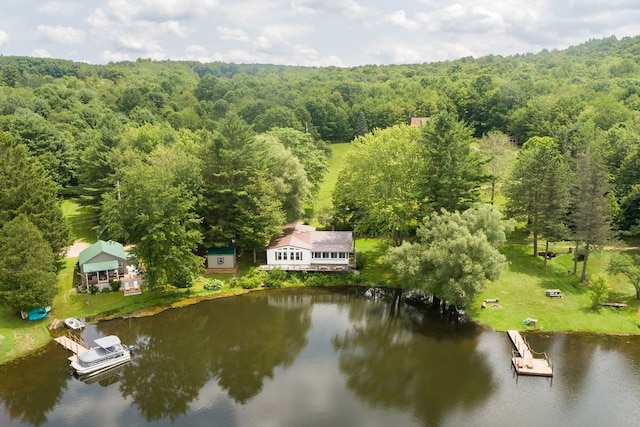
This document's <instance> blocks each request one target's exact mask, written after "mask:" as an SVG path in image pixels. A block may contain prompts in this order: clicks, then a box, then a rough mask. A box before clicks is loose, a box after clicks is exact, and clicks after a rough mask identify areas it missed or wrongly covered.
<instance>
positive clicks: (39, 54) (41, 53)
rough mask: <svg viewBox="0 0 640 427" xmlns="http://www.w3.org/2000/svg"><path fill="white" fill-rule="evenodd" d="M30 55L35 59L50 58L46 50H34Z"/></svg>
mask: <svg viewBox="0 0 640 427" xmlns="http://www.w3.org/2000/svg"><path fill="white" fill-rule="evenodd" d="M31 55H33V56H35V57H36V58H51V54H50V53H49V51H48V50H47V49H34V50H33V51H32V52H31Z"/></svg>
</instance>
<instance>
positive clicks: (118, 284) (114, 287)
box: [109, 280, 122, 292]
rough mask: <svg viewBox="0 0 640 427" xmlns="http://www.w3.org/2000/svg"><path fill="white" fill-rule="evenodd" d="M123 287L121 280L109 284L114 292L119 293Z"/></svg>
mask: <svg viewBox="0 0 640 427" xmlns="http://www.w3.org/2000/svg"><path fill="white" fill-rule="evenodd" d="M121 286H122V283H121V282H120V281H119V280H114V281H113V282H111V283H109V287H110V288H111V290H112V291H113V292H118V291H119V290H120V287H121Z"/></svg>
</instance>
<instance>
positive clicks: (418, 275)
mask: <svg viewBox="0 0 640 427" xmlns="http://www.w3.org/2000/svg"><path fill="white" fill-rule="evenodd" d="M508 227H509V226H508V224H507V223H505V222H504V221H503V220H502V215H501V214H500V213H499V212H498V211H497V210H496V209H495V208H493V207H491V206H490V205H478V206H475V207H472V208H470V209H468V210H466V211H464V212H462V213H460V212H448V211H446V210H444V209H443V210H442V211H441V212H439V213H437V212H433V213H431V214H430V215H429V216H427V217H425V219H424V221H423V222H422V224H421V226H420V228H418V230H417V241H416V242H415V243H409V242H405V243H403V244H402V246H400V247H397V248H392V249H391V250H390V251H389V253H388V254H387V257H386V259H387V262H388V263H389V264H390V265H391V266H392V268H393V269H394V270H395V271H396V273H397V274H398V277H399V279H400V283H402V284H403V287H405V288H408V289H420V290H423V291H425V292H428V293H431V294H433V295H434V296H435V297H436V298H439V299H441V300H443V301H445V302H446V303H448V304H450V305H452V306H454V307H457V308H459V309H463V308H465V307H466V306H467V305H468V304H470V303H472V302H473V301H474V299H475V296H476V295H477V294H479V293H480V292H482V290H483V289H484V286H485V284H486V282H487V281H489V280H496V279H498V278H499V277H500V272H501V270H502V267H503V266H504V263H505V261H506V258H505V256H504V255H502V254H501V253H500V251H499V250H498V248H499V247H500V246H501V245H502V244H504V242H505V239H506V238H505V231H506V230H507V229H508Z"/></svg>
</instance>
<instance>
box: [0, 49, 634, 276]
mask: <svg viewBox="0 0 640 427" xmlns="http://www.w3.org/2000/svg"><path fill="white" fill-rule="evenodd" d="M639 113H640V37H634V38H624V39H621V40H618V39H616V38H615V37H611V38H606V39H602V40H591V41H588V42H586V43H584V44H581V45H578V46H574V47H571V48H568V49H566V50H562V51H542V52H540V53H537V54H526V55H515V56H509V57H502V56H493V55H490V56H485V57H481V58H471V57H469V58H462V59H459V60H456V61H449V62H439V63H428V64H414V65H393V66H373V65H366V66H360V67H353V68H337V67H328V68H309V67H294V66H277V65H258V64H247V65H241V64H229V63H221V62H219V63H218V62H217V63H207V64H203V63H198V62H171V61H151V60H145V59H140V60H138V61H136V62H119V63H109V64H106V65H91V64H85V63H78V62H71V61H66V60H57V59H41V58H30V57H6V56H0V132H1V133H0V223H2V224H8V223H13V225H12V227H4V228H5V231H4V233H3V235H1V236H0V247H9V246H11V245H12V244H14V243H15V240H16V239H19V236H20V235H21V234H20V233H24V231H15V230H24V229H28V230H29V235H32V239H33V240H34V241H37V242H40V243H41V241H44V242H46V243H48V244H49V246H50V247H51V251H52V252H53V254H54V257H53V260H55V259H56V258H57V257H59V256H60V254H61V253H62V251H63V248H64V247H65V246H66V245H67V244H68V243H69V242H68V240H69V237H68V231H65V229H64V228H65V225H64V224H63V223H64V221H63V220H62V217H61V214H60V212H59V200H60V198H61V197H74V198H77V199H78V200H80V201H81V203H82V204H83V205H85V206H87V207H89V208H91V209H92V211H93V212H94V213H95V216H94V220H95V222H96V223H97V224H99V229H98V230H96V232H97V235H99V236H101V238H103V239H104V238H112V239H119V240H122V241H125V242H135V243H137V245H138V247H137V251H138V256H139V257H140V258H142V259H144V261H145V266H146V268H147V274H148V283H149V284H150V286H154V284H156V283H157V284H162V283H172V284H176V285H180V284H183V285H184V286H188V285H189V283H190V280H191V279H190V277H191V274H192V272H193V271H194V269H195V268H197V266H198V265H200V264H201V262H200V261H199V258H198V257H196V256H195V255H194V254H195V253H197V252H198V250H202V248H206V247H208V246H211V245H219V246H221V245H231V244H233V245H236V246H240V247H242V248H243V249H245V250H253V251H255V250H259V249H262V248H263V247H264V246H265V244H266V243H267V242H268V241H269V240H270V238H271V237H272V236H273V235H275V234H277V233H278V232H279V231H280V229H281V226H282V224H284V223H285V221H292V220H297V219H304V218H308V217H309V216H310V215H315V216H316V217H322V218H326V221H327V223H325V224H323V226H327V227H331V226H338V227H340V226H344V227H355V228H357V227H358V226H360V227H361V230H362V231H363V232H367V233H373V234H375V233H376V232H377V231H380V230H381V229H380V222H379V221H378V219H375V218H374V219H371V218H369V220H370V221H369V222H367V221H364V222H362V223H361V224H358V223H357V222H358V221H363V218H365V217H366V215H365V213H364V212H356V211H354V209H356V210H357V209H364V208H363V207H358V206H356V205H357V201H356V200H355V199H354V200H349V199H348V198H345V197H342V198H338V199H336V200H334V204H335V205H336V208H337V209H339V208H344V209H349V210H350V211H349V212H350V213H349V214H347V213H346V211H345V210H343V211H336V212H331V213H326V215H322V216H320V213H319V212H313V209H312V208H311V209H309V208H308V203H309V201H310V200H311V198H312V195H313V194H314V191H316V190H317V188H318V186H319V184H320V183H321V182H322V179H323V177H324V174H325V172H326V168H327V159H328V156H329V155H330V148H329V144H331V143H333V142H348V141H352V140H354V139H355V140H356V141H361V142H362V141H363V140H365V139H366V138H367V137H370V136H371V135H375V134H376V132H378V133H380V132H382V130H385V129H389V128H392V127H394V126H397V125H402V124H404V123H406V122H407V119H408V117H409V116H414V117H441V119H439V120H436V121H435V122H436V123H435V124H433V125H432V126H431V127H430V129H428V130H426V131H425V132H432V133H433V136H434V138H435V137H437V136H438V135H437V132H438V129H440V130H442V129H444V132H452V133H451V135H453V136H454V137H456V138H458V139H460V140H464V141H468V142H470V143H472V144H474V143H475V142H478V143H480V141H484V142H485V143H486V142H487V141H488V138H489V136H490V135H494V136H495V135H503V136H506V137H507V138H508V140H509V141H511V143H512V144H513V143H515V144H517V145H520V146H522V145H524V144H525V143H526V142H528V141H534V142H535V144H534V143H532V144H530V145H532V146H535V147H537V148H536V150H538V151H537V153H538V154H539V156H544V155H545V151H544V150H545V149H544V148H543V147H544V146H545V144H547V143H548V144H551V145H553V147H554V149H555V150H557V152H558V153H559V154H560V155H561V156H562V157H563V162H565V163H566V169H567V171H568V172H567V173H569V172H573V173H574V176H579V175H580V174H577V175H576V174H575V173H576V172H578V171H581V170H583V169H584V172H583V175H585V174H586V175H588V173H591V175H593V170H594V169H588V168H590V167H591V168H593V167H594V166H593V163H594V162H595V161H597V162H601V163H602V165H603V167H604V168H605V169H604V171H605V175H606V181H607V183H606V184H607V185H609V186H610V189H611V191H609V190H608V189H609V187H607V186H605V184H604V183H597V184H598V185H601V187H599V189H600V190H601V192H606V193H607V194H610V195H611V196H612V197H609V198H608V199H606V200H605V202H606V203H607V204H611V205H615V209H614V211H615V213H614V215H613V218H612V221H613V224H614V228H615V229H616V230H617V231H619V232H620V233H627V234H637V228H638V226H639V219H640V114H639ZM438 126H440V128H438ZM427 127H429V126H427ZM434 127H435V128H434ZM447 129H448V130H447ZM370 131H372V132H370ZM398 132H400V133H401V134H402V133H403V132H404V133H405V134H406V137H407V138H409V139H411V138H414V139H419V138H421V137H420V136H418V135H417V134H411V132H413V131H408V130H400V131H398ZM422 138H424V136H423V137H422ZM489 139H490V138H489ZM389 141H390V142H389V143H390V144H397V145H395V146H396V147H398V148H399V149H407V150H413V149H414V148H407V147H404V146H403V141H402V138H400V140H394V139H393V138H391V139H390V140H389ZM474 141H475V142H474ZM545 141H547V142H545ZM548 141H551V142H548ZM418 150H419V149H418ZM405 153H406V151H405ZM484 153H485V154H487V156H486V161H483V160H482V159H479V158H477V157H474V153H473V152H471V153H467V154H465V157H464V158H465V159H467V160H468V159H472V163H473V164H478V165H480V164H484V163H486V162H488V161H490V160H491V159H492V158H493V157H492V155H491V152H490V151H489V152H487V151H484ZM585 153H589V154H588V159H587V160H585ZM437 155H438V152H437V151H435V150H432V152H431V153H429V152H428V151H425V150H422V151H420V152H419V153H417V154H416V156H417V157H416V156H406V158H405V159H404V160H403V159H399V160H398V162H399V163H400V164H403V165H404V166H406V167H407V169H406V171H405V172H406V173H413V172H415V170H413V169H411V167H412V163H415V159H418V158H422V159H423V160H425V162H427V161H428V160H429V159H434V158H435V156H437ZM420 156H423V157H420ZM469 156H470V157H469ZM494 157H495V156H494ZM533 157H535V156H533ZM552 157H553V156H552ZM589 159H595V160H593V161H591V162H590V163H589V161H590V160H589ZM531 162H533V160H532V161H531ZM531 162H530V164H527V163H526V159H524V158H523V159H522V160H521V161H520V163H519V167H521V168H523V169H522V170H523V171H524V170H527V168H529V169H528V170H531V168H533V173H534V176H535V164H534V163H531ZM585 162H586V163H588V164H586V165H584V166H581V165H582V163H585ZM431 163H434V164H435V163H436V162H435V161H432V162H431ZM18 164H20V165H21V166H20V167H17V166H16V165H18ZM542 164H548V162H547V163H542ZM416 167H418V166H416ZM433 167H435V166H433ZM562 168H565V166H562V165H560V166H558V169H557V170H554V171H551V172H549V175H548V177H549V179H550V180H551V181H550V182H551V187H542V186H541V187H540V188H547V189H548V191H551V190H549V189H551V188H555V187H553V185H552V184H553V182H556V183H557V182H558V181H557V179H558V178H560V179H565V178H566V176H565V175H562V173H564V172H563V169H562ZM581 168H582V169H581ZM365 169H366V168H365ZM420 171H421V173H423V174H426V173H430V174H434V173H441V174H442V176H441V178H442V177H446V176H447V175H446V174H447V173H449V174H450V173H453V172H451V171H436V170H435V169H431V170H427V171H425V170H420ZM588 171H591V172H588ZM467 172H468V171H460V173H467ZM497 172H498V171H497V170H494V171H493V172H492V173H491V174H488V175H487V176H484V177H480V176H476V178H477V179H478V181H477V182H478V183H480V181H482V182H483V183H487V182H489V181H490V177H489V175H491V176H493V177H495V176H497V175H496V174H497ZM522 173H523V174H524V172H522ZM541 173H542V172H541ZM586 175H585V176H586ZM523 176H524V175H523ZM405 177H406V176H405ZM563 177H565V178H563ZM476 178H474V179H476ZM480 178H482V179H480ZM346 179H347V178H346V177H344V176H343V177H342V180H341V182H339V185H341V186H342V193H341V194H347V195H348V194H349V192H348V191H347V190H348V188H347V187H348V184H349V182H348V180H346ZM353 179H354V180H355V179H362V178H358V177H357V176H355V177H354V178H353ZM394 179H397V180H402V177H395V178H394ZM470 179H471V178H470ZM504 179H507V178H504ZM533 179H534V181H535V179H536V178H535V177H534V178H533ZM577 179H578V178H575V179H574V178H571V179H569V178H566V181H567V188H565V189H564V190H562V189H561V190H562V191H565V190H566V191H565V192H566V193H567V194H568V193H570V192H571V188H570V187H571V186H572V185H573V186H575V185H576V184H575V183H576V182H579V181H578V180H577ZM583 179H585V180H586V179H587V178H583ZM554 180H555V181H554ZM418 181H419V180H418ZM534 181H532V182H534ZM474 182H475V181H474ZM571 183H573V184H571ZM494 184H495V182H494ZM417 185H418V186H419V191H418V192H421V194H419V198H420V200H428V203H426V204H424V205H423V204H421V203H417V204H416V203H414V204H401V205H399V206H403V207H404V206H409V207H408V208H407V210H406V211H402V212H400V211H399V210H398V209H391V212H392V213H393V214H397V215H400V216H402V215H405V216H407V217H411V219H410V220H409V219H407V218H404V219H403V218H399V219H398V218H395V220H396V224H395V225H392V226H391V228H389V227H387V226H386V225H385V227H387V228H384V232H381V233H380V234H386V233H389V234H390V237H393V238H394V239H397V240H398V244H399V243H400V242H401V240H402V238H403V236H407V235H415V233H416V227H417V226H416V218H417V220H418V221H417V222H419V221H420V220H421V219H422V217H424V216H426V215H427V214H428V213H429V212H433V211H437V210H438V209H440V208H446V209H448V210H456V209H458V208H460V207H466V206H468V205H469V203H467V202H470V201H473V197H474V194H473V190H474V188H471V187H473V186H471V187H470V188H468V189H465V190H464V191H467V192H468V194H466V193H465V194H461V195H460V204H453V205H451V206H449V205H447V204H442V203H441V202H440V201H438V200H437V196H435V195H434V194H441V195H449V194H451V193H450V191H451V188H444V187H442V179H440V181H434V180H430V181H429V180H426V181H424V180H423V182H418V183H417ZM438 185H439V186H440V187H442V188H440V187H438V188H436V187H437V186H438ZM525 185H531V182H529V183H528V184H527V183H525ZM586 185H587V184H586V183H585V184H584V186H585V188H586ZM594 185H595V184H594ZM434 186H435V187H434ZM429 191H430V193H429ZM509 191H511V193H509ZM519 192H520V190H518V188H511V190H509V188H507V190H506V194H507V195H508V194H512V195H514V198H513V200H511V201H510V202H509V204H508V206H509V208H510V212H511V213H512V214H513V216H516V217H518V216H520V217H522V218H523V219H526V220H527V221H529V223H530V224H531V223H532V222H531V221H534V224H538V223H537V222H535V221H536V220H537V218H538V216H540V215H541V216H544V215H543V214H540V213H536V212H535V211H531V210H527V209H531V208H530V207H527V206H526V203H525V202H526V201H523V200H517V197H515V195H517V194H519ZM396 194H397V193H396ZM561 196H562V195H556V196H554V197H556V199H557V198H559V197H561ZM354 197H355V196H354ZM585 197H587V196H585ZM463 199H464V200H463ZM556 199H554V200H556ZM554 200H550V201H549V204H548V205H545V209H546V211H545V212H552V211H553V212H554V214H553V215H554V216H552V218H554V219H556V220H559V219H561V218H562V216H563V215H566V212H567V209H568V208H570V207H573V209H572V210H573V211H577V210H578V209H577V208H578V207H577V206H576V205H575V203H576V202H575V198H574V200H573V202H571V201H570V200H569V201H567V202H566V203H565V202H561V203H560V204H559V205H553V202H554ZM567 200H568V199H567ZM571 203H574V204H573V205H571ZM305 207H307V208H306V209H305ZM425 209H426V210H425ZM380 212H382V211H380ZM387 213H388V212H387ZM386 217H387V218H388V215H386ZM25 218H26V219H28V221H25ZM376 221H378V222H376ZM14 222H15V223H14ZM365 223H366V224H365ZM398 223H402V224H400V225H398ZM363 224H365V225H363ZM372 224H373V225H372ZM538 225H539V228H536V227H537V226H536V227H534V230H533V231H534V232H538V231H539V232H540V235H541V236H544V237H548V238H552V237H558V238H559V237H563V232H565V231H566V230H565V231H563V230H557V229H552V228H553V227H552V224H549V220H547V221H546V222H545V221H543V220H542V219H541V220H540V222H539V224H538ZM574 226H575V224H574ZM574 228H575V227H574ZM14 229H15V230H14ZM581 242H582V244H584V242H585V241H584V240H581ZM40 243H38V244H40ZM587 245H588V244H587ZM167 260H173V261H176V262H171V263H167V262H166V261H167ZM50 262H52V261H51V260H50V259H48V258H47V261H46V263H45V264H47V263H50ZM167 265H170V267H167ZM1 271H2V266H0V274H1ZM0 279H1V277H0ZM16 286H17V285H16Z"/></svg>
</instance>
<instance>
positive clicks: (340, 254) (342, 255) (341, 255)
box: [338, 252, 347, 259]
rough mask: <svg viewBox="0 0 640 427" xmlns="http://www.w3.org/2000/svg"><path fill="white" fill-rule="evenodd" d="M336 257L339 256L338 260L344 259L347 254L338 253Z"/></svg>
mask: <svg viewBox="0 0 640 427" xmlns="http://www.w3.org/2000/svg"><path fill="white" fill-rule="evenodd" d="M338 255H339V256H340V258H342V259H344V258H346V257H347V253H346V252H340V253H339V254H338Z"/></svg>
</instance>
